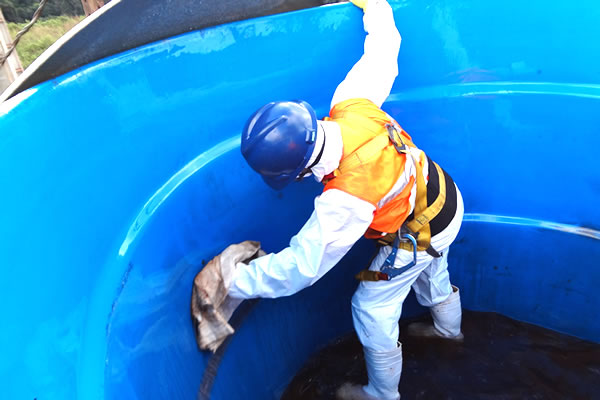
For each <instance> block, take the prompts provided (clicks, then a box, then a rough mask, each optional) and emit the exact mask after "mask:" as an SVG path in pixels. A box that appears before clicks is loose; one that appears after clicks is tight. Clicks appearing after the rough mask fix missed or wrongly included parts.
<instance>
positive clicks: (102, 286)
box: [0, 0, 600, 399]
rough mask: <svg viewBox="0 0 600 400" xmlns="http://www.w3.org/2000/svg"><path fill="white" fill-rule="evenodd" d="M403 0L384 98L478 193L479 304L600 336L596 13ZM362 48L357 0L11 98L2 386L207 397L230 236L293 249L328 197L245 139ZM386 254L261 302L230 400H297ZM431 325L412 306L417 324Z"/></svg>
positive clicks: (473, 286) (467, 288)
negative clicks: (209, 307) (275, 183)
mask: <svg viewBox="0 0 600 400" xmlns="http://www.w3.org/2000/svg"><path fill="white" fill-rule="evenodd" d="M391 3H392V5H393V7H394V9H395V18H396V23H397V25H398V26H399V27H400V31H401V34H402V36H403V44H402V48H401V52H400V58H399V64H400V74H399V77H398V79H397V81H396V84H395V85H394V87H393V90H392V96H391V97H390V99H389V101H388V102H387V103H386V104H385V105H384V109H386V111H388V112H389V113H390V114H392V115H393V116H394V117H395V118H396V119H397V120H398V121H399V122H400V123H401V124H402V125H403V127H404V128H405V129H406V130H407V131H408V132H409V133H410V134H411V135H412V136H413V139H414V141H415V142H416V143H417V144H418V145H419V146H421V147H422V148H424V149H426V150H427V152H428V154H429V155H430V156H431V157H432V158H433V159H434V160H436V161H437V162H439V163H440V164H441V165H442V166H443V167H444V168H445V169H446V170H447V171H448V172H449V173H450V174H451V175H452V176H453V178H454V179H455V180H456V182H457V183H458V185H459V187H460V189H461V191H462V194H463V197H464V199H465V208H466V212H467V215H466V217H465V224H464V226H463V229H462V232H461V234H460V236H459V238H458V240H457V242H456V244H455V245H454V246H453V248H452V250H451V255H450V262H451V275H452V277H453V281H454V282H455V283H456V284H458V285H459V286H460V287H461V290H462V298H463V304H464V306H465V307H466V308H469V309H475V310H486V311H498V312H501V313H503V314H506V315H508V316H511V317H514V318H517V319H521V320H525V321H529V322H533V323H537V324H540V325H542V326H546V327H549V328H552V329H556V330H560V331H562V332H566V333H570V334H573V335H576V336H580V337H583V338H586V339H590V340H594V341H599V340H600V322H599V321H598V319H597V318H596V316H597V309H598V307H599V306H600V302H599V300H598V296H597V295H596V287H597V284H598V282H600V269H599V268H598V261H597V260H598V258H599V256H600V245H599V243H600V242H598V238H599V235H598V231H597V230H594V228H596V229H598V221H599V220H600V218H599V217H600V209H599V208H598V207H597V202H598V197H599V196H598V195H599V192H600V175H599V174H598V168H597V165H596V153H597V149H598V147H599V145H600V143H599V141H600V139H599V136H598V135H597V131H598V126H600V116H599V114H598V113H597V108H598V105H599V99H600V85H599V82H600V60H599V59H598V54H600V51H599V50H600V48H599V47H600V44H599V43H598V41H596V40H592V38H594V37H597V33H598V27H597V21H598V20H599V18H598V17H600V8H599V7H598V6H597V5H596V4H595V2H593V1H582V2H578V4H577V5H573V4H571V3H569V2H566V1H564V2H562V1H561V2H553V3H551V4H548V3H547V2H542V1H538V0H535V1H532V2H528V3H526V4H523V3H521V2H517V1H508V2H506V1H504V2H492V3H490V2H485V3H481V4H479V3H472V2H471V3H469V2H460V1H444V0H434V1H429V2H426V3H422V2H405V1H391ZM566 26H568V29H566ZM363 37H364V33H363V31H362V21H361V17H360V12H359V10H358V9H356V8H353V6H351V5H349V4H339V5H334V6H327V7H322V8H318V9H310V10H304V11H299V12H294V13H289V14H283V15H278V16H271V17H264V18H259V19H253V20H247V21H243V22H239V23H234V24H230V25H224V26H220V27H215V28H210V29H206V30H203V31H199V32H192V33H189V34H186V35H183V36H179V37H174V38H172V39H169V40H164V41H161V42H157V43H155V44H152V45H148V46H144V47H142V48H139V49H136V50H133V51H130V52H127V53H123V54H119V55H116V56H114V57H111V58H109V59H106V60H102V61H100V62H97V63H94V64H92V65H89V66H86V67H84V68H81V69H79V70H76V71H74V72H73V73H69V74H67V75H65V76H62V77H60V78H57V79H55V80H53V81H49V82H46V83H43V84H41V85H39V86H37V87H35V88H33V89H29V90H27V91H25V92H23V93H21V94H20V95H18V96H17V97H15V98H13V99H11V100H9V101H8V102H6V103H3V104H2V105H1V106H0V132H1V134H0V163H2V167H1V168H0V171H1V172H0V183H1V185H2V188H3V195H2V196H1V197H0V207H1V209H2V221H1V223H0V232H1V234H0V237H1V238H2V240H1V241H0V249H1V251H0V254H2V269H3V280H2V282H3V294H4V296H3V299H4V300H3V302H2V304H1V305H0V310H2V315H3V317H4V319H5V321H6V323H5V324H3V329H2V330H1V331H0V338H1V339H2V340H1V342H2V345H1V346H2V350H1V352H2V357H0V376H2V380H3V383H4V384H3V385H2V389H0V394H1V396H0V397H2V398H30V399H33V398H40V399H41V398H57V399H58V398H60V399H71V398H86V399H87V398H128V399H133V398H143V399H151V398H157V399H158V398H172V399H179V398H181V399H184V398H185V399H187V398H193V397H194V396H196V393H198V391H199V390H200V386H201V382H202V381H203V379H204V383H205V384H207V382H208V381H207V380H206V379H207V377H206V375H205V374H204V372H205V366H206V365H207V363H209V362H211V361H210V356H209V355H206V354H202V353H200V352H198V351H197V349H196V345H195V341H194V336H193V333H192V329H191V323H190V318H189V296H190V293H191V282H192V279H193V276H194V275H195V273H196V272H197V271H198V270H199V269H200V268H201V266H202V264H203V263H204V262H206V261H207V260H208V259H210V258H211V257H212V256H213V255H215V254H216V253H218V252H219V251H221V250H222V249H223V248H224V247H225V246H227V244H229V243H232V242H238V241H241V240H245V239H255V240H260V241H261V242H262V243H263V246H264V248H265V249H266V250H267V251H278V250H279V249H281V248H283V247H284V246H285V245H286V243H287V242H288V240H289V238H290V237H291V236H292V235H293V234H294V233H295V232H297V230H298V229H299V228H300V227H301V226H302V224H303V222H304V221H305V220H306V219H307V218H308V216H309V215H310V212H311V210H312V199H313V198H314V197H315V196H316V195H317V194H318V193H319V190H320V187H319V185H318V184H317V183H315V182H303V183H301V184H298V185H294V186H293V187H290V188H289V189H286V190H284V191H282V192H275V191H271V190H270V189H268V188H267V186H266V185H264V183H262V181H261V180H260V178H259V177H258V176H257V175H256V174H255V173H254V172H252V171H251V170H250V169H249V168H248V167H247V166H246V165H245V162H244V160H243V159H242V157H241V155H240V154H239V132H240V129H241V127H242V126H243V124H244V122H245V119H246V118H247V116H248V115H249V114H250V113H251V112H252V111H254V110H255V109H256V108H258V107H259V106H260V105H262V104H264V103H265V102H268V101H271V100H278V99H295V98H300V99H304V100H307V101H309V102H310V103H311V104H313V105H314V106H315V108H316V109H317V113H318V114H319V116H321V117H322V116H325V115H326V114H327V112H328V108H329V100H330V98H331V96H332V94H333V91H334V89H335V87H336V85H337V84H338V83H339V82H340V81H341V80H342V79H343V78H344V76H345V73H346V72H347V71H348V69H349V68H350V67H351V66H352V65H353V63H354V62H356V61H357V60H358V58H359V57H360V55H361V54H362V40H363ZM581 227H583V228H588V229H587V230H584V229H581ZM372 251H373V246H372V245H371V244H370V243H368V242H364V241H361V242H359V243H358V244H357V246H355V248H354V249H353V250H352V252H351V254H349V255H348V256H347V257H346V258H345V259H344V260H343V261H342V263H341V264H340V265H338V266H337V267H336V268H334V270H333V271H332V272H331V273H330V274H328V275H327V276H326V277H325V278H324V279H322V280H321V281H319V282H318V283H317V284H315V285H314V286H313V287H311V288H309V289H306V290H304V291H302V292H300V293H298V294H297V295H294V296H291V297H288V298H282V299H277V300H261V301H259V302H258V303H257V304H255V305H254V307H253V308H252V309H251V311H250V312H249V313H248V315H247V317H246V319H245V320H244V321H243V323H242V324H241V327H240V328H239V330H238V331H237V332H236V334H235V335H234V336H233V338H232V340H231V342H230V343H229V345H228V347H227V349H226V351H225V352H224V353H223V355H222V357H223V358H222V359H221V360H220V363H219V368H218V370H217V374H216V377H215V380H214V384H213V386H212V392H211V393H212V396H211V398H214V399H233V398H247V399H268V398H277V396H278V395H279V394H280V393H281V392H282V391H283V388H284V387H285V385H286V384H287V382H289V380H290V379H291V377H292V376H293V375H294V373H295V372H296V371H297V369H298V368H299V367H300V366H301V365H302V364H303V362H304V361H305V360H306V359H307V358H308V357H309V355H310V354H311V353H313V352H314V351H315V350H317V349H318V348H320V347H322V346H324V345H326V344H327V343H328V342H329V341H331V340H333V339H334V338H335V337H337V336H339V335H341V334H343V333H346V332H349V331H350V330H351V329H352V326H351V317H350V296H351V294H352V292H353V290H354V288H355V287H356V283H355V281H354V280H353V273H354V272H355V271H356V270H358V269H361V268H363V267H364V265H365V264H366V262H367V260H368V259H369V257H370V255H371V252H372ZM421 312H424V310H423V309H420V308H419V307H418V306H417V305H416V303H415V301H414V299H409V302H408V304H407V305H406V307H405V310H404V315H405V316H406V315H415V314H417V313H421Z"/></svg>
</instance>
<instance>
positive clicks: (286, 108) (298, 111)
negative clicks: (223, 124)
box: [242, 101, 317, 190]
mask: <svg viewBox="0 0 600 400" xmlns="http://www.w3.org/2000/svg"><path fill="white" fill-rule="evenodd" d="M316 139H317V116H316V114H315V110H313V108H312V107H311V106H310V104H308V103H306V102H304V101H278V102H272V103H269V104H266V105H264V106H263V107H261V108H260V109H259V110H258V111H256V112H255V113H254V114H252V116H251V117H250V118H249V119H248V122H246V126H245V127H244V130H243V132H242V155H243V156H244V158H245V159H246V161H247V162H248V164H249V165H250V167H252V169H254V170H255V171H256V172H258V173H259V174H260V175H261V176H262V178H263V179H264V181H265V182H266V183H267V185H269V186H271V187H272V188H273V189H276V190H279V189H282V188H284V187H285V186H287V185H288V184H289V183H290V182H292V181H293V180H295V179H296V178H297V177H298V176H299V175H304V174H306V173H307V172H308V169H306V166H307V164H308V161H309V160H310V157H311V156H312V154H313V151H314V150H315V141H316ZM315 164H316V163H315Z"/></svg>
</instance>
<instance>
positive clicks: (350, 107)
mask: <svg viewBox="0 0 600 400" xmlns="http://www.w3.org/2000/svg"><path fill="white" fill-rule="evenodd" d="M348 114H361V115H365V116H370V115H379V114H385V112H384V111H383V110H382V109H381V108H380V107H378V106H377V105H376V104H375V103H373V102H372V101H371V100H369V99H365V98H352V99H347V100H344V101H340V102H338V103H337V104H335V105H334V106H333V107H332V108H331V111H330V112H329V115H330V116H331V118H333V119H335V118H340V117H343V116H346V115H348Z"/></svg>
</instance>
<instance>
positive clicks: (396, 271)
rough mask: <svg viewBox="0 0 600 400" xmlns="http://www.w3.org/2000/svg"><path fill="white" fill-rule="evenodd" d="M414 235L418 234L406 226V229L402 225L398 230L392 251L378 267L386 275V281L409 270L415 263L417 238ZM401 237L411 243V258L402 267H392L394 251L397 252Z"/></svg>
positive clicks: (394, 256) (394, 257) (394, 258)
mask: <svg viewBox="0 0 600 400" xmlns="http://www.w3.org/2000/svg"><path fill="white" fill-rule="evenodd" d="M416 236H418V235H417V234H414V233H413V232H410V230H409V229H408V228H406V230H404V227H403V228H402V229H401V230H400V234H399V235H398V236H396V238H395V239H394V244H393V246H392V251H391V252H390V254H389V255H388V256H387V258H386V259H385V261H384V262H383V266H382V267H381V269H380V272H381V273H383V274H385V275H386V277H387V280H388V281H390V280H392V278H394V277H396V276H398V275H400V274H402V273H404V272H405V271H407V270H409V269H410V268H412V267H414V266H415V265H416V264H417V239H416ZM401 239H407V240H409V241H410V242H411V243H412V245H413V260H412V261H411V262H410V263H408V264H406V265H405V266H403V267H400V268H396V267H394V263H395V261H396V253H398V247H399V246H400V240H401Z"/></svg>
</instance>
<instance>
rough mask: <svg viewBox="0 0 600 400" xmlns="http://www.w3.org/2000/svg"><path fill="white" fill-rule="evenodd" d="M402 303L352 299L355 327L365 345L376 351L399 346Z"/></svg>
mask: <svg viewBox="0 0 600 400" xmlns="http://www.w3.org/2000/svg"><path fill="white" fill-rule="evenodd" d="M401 307H402V305H401V304H400V305H399V306H395V307H392V306H387V307H386V306H381V305H377V304H373V303H369V302H361V301H356V295H355V297H353V299H352V319H353V322H354V329H355V330H356V334H357V335H358V338H359V340H360V342H361V343H362V345H363V346H365V347H368V348H370V349H372V350H374V351H387V350H390V349H394V348H396V347H397V342H398V335H399V329H398V319H399V318H400V311H401Z"/></svg>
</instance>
